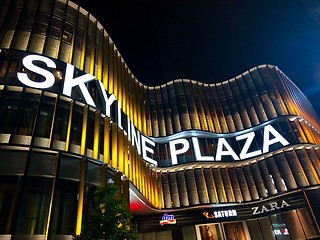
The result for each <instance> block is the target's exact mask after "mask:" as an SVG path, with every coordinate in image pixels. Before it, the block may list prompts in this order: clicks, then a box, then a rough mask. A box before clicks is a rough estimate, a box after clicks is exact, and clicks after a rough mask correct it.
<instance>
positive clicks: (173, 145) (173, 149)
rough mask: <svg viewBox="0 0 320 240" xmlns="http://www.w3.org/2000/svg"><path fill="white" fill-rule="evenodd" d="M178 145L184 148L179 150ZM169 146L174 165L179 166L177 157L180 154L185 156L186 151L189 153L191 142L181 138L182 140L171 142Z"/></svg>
mask: <svg viewBox="0 0 320 240" xmlns="http://www.w3.org/2000/svg"><path fill="white" fill-rule="evenodd" d="M178 144H181V145H182V148H180V149H177V145H178ZM169 146H170V153H171V162H172V165H176V164H178V159H177V155H178V154H183V153H185V152H186V151H188V149H189V147H190V144H189V141H188V140H187V139H184V138H181V139H177V140H172V141H170V142H169Z"/></svg>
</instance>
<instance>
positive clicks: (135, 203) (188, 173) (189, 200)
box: [0, 0, 320, 240]
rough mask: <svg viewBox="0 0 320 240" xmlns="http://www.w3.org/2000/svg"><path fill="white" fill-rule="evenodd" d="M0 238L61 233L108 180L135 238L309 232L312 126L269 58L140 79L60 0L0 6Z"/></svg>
mask: <svg viewBox="0 0 320 240" xmlns="http://www.w3.org/2000/svg"><path fill="white" fill-rule="evenodd" d="M0 49H1V52H0V240H2V239H70V235H72V234H75V233H77V234H79V233H80V232H81V226H82V225H83V223H85V221H86V216H87V213H88V206H89V205H90V204H89V203H90V201H91V200H90V198H88V196H89V192H90V191H91V189H93V188H94V186H97V185H104V184H106V182H107V181H109V179H110V178H112V179H113V181H114V182H115V183H116V184H117V185H118V186H119V187H121V189H122V193H121V194H122V196H123V197H125V198H127V199H128V201H130V209H131V211H132V213H133V215H134V216H135V217H134V221H135V222H136V223H137V225H138V229H139V238H140V239H148V240H152V239H154V240H160V239H188V240H195V239H197V240H200V239H201V240H204V239H228V240H229V239H234V240H235V239H237V240H240V239H241V240H243V239H252V240H256V239H259V240H260V239H263V240H268V239H316V238H317V236H319V223H320V205H319V203H320V192H319V186H320V185H319V184H320V180H319V176H320V164H319V163H320V162H319V155H320V150H319V144H320V134H319V129H320V125H319V121H318V119H317V117H316V115H315V113H314V110H313V108H312V106H311V105H310V103H309V102H308V100H307V99H306V98H305V96H304V95H303V94H302V93H301V92H300V90H299V89H298V88H297V87H296V86H295V85H294V84H293V83H292V82H291V81H290V80H289V79H288V78H287V77H286V76H285V75H284V74H283V73H282V72H281V71H280V70H279V69H278V68H277V67H275V66H271V65H261V66H259V67H255V68H252V69H250V70H248V71H247V72H244V73H242V74H240V75H238V76H236V77H234V78H232V79H229V80H226V81H223V82H221V83H217V84H203V83H201V82H196V81H192V80H188V79H178V80H174V81H172V82H168V83H167V84H164V85H161V86H154V87H148V86H145V85H143V84H142V83H140V82H139V81H138V80H137V79H135V77H134V76H133V75H132V73H131V72H130V70H129V69H128V67H127V66H126V64H125V63H124V61H123V59H122V57H121V55H120V53H119V52H118V50H117V49H116V47H115V45H114V43H113V42H112V40H111V39H110V37H109V35H108V33H107V32H106V30H105V29H104V28H103V26H102V25H101V24H100V23H99V22H98V21H97V20H96V19H95V18H94V16H92V15H90V13H88V12H87V11H86V10H84V9H83V8H81V7H79V6H78V5H76V4H74V3H73V2H70V1H67V0H61V1H60V0H25V1H23V0H4V1H2V2H1V8H0Z"/></svg>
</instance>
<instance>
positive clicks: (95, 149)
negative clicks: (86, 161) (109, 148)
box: [93, 111, 101, 160]
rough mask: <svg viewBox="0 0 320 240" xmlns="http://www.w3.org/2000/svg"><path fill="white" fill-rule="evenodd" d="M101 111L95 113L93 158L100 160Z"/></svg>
mask: <svg viewBox="0 0 320 240" xmlns="http://www.w3.org/2000/svg"><path fill="white" fill-rule="evenodd" d="M100 115H101V114H100V111H96V112H95V113H94V133H93V158H94V159H97V160H99V136H100Z"/></svg>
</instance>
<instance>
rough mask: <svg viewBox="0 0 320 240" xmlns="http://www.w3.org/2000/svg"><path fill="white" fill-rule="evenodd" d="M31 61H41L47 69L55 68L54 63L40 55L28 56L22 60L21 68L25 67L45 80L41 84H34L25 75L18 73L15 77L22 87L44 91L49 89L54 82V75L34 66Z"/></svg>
mask: <svg viewBox="0 0 320 240" xmlns="http://www.w3.org/2000/svg"><path fill="white" fill-rule="evenodd" d="M33 61H41V62H44V63H45V64H46V65H47V67H49V68H53V69H55V68H56V64H55V62H54V61H52V60H51V59H50V58H47V57H43V56H40V55H28V56H26V57H24V59H23V60H22V64H23V66H25V67H26V68H27V69H28V70H30V71H32V72H34V73H37V74H39V75H41V76H43V77H44V78H45V80H44V81H43V82H34V81H33V80H31V79H30V78H28V75H27V74H26V73H20V72H18V73H17V77H18V79H19V81H20V82H21V83H23V84H24V85H26V86H29V87H33V88H39V89H45V88H49V87H51V86H52V85H53V84H54V81H55V78H54V75H53V74H52V73H51V72H49V71H47V70H45V69H43V68H41V67H38V66H36V65H34V64H33Z"/></svg>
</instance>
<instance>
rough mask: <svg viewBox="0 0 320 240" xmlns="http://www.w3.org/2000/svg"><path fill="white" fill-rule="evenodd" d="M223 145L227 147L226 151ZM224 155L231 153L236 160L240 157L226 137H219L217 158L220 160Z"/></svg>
mask: <svg viewBox="0 0 320 240" xmlns="http://www.w3.org/2000/svg"><path fill="white" fill-rule="evenodd" d="M223 146H225V147H226V149H227V150H226V151H224V150H223ZM222 155H231V156H232V157H233V159H234V160H239V157H238V156H237V154H236V153H235V152H234V151H233V149H232V148H231V146H230V145H229V143H228V142H227V141H226V139H224V138H219V140H218V146H217V154H216V160H217V161H220V160H221V156H222Z"/></svg>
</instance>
